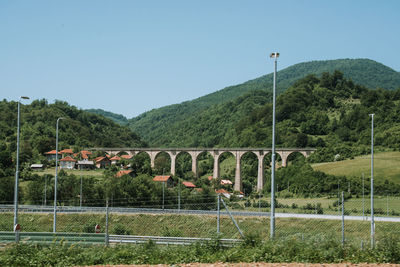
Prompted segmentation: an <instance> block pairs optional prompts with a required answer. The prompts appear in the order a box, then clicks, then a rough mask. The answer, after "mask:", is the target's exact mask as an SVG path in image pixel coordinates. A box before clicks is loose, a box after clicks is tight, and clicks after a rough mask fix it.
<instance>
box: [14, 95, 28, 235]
mask: <svg viewBox="0 0 400 267" xmlns="http://www.w3.org/2000/svg"><path fill="white" fill-rule="evenodd" d="M21 99H29V97H27V96H21V97H20V98H19V100H18V117H17V159H16V167H15V188H14V227H13V229H16V228H15V227H16V225H17V224H18V178H19V124H20V117H21V114H20V106H21Z"/></svg>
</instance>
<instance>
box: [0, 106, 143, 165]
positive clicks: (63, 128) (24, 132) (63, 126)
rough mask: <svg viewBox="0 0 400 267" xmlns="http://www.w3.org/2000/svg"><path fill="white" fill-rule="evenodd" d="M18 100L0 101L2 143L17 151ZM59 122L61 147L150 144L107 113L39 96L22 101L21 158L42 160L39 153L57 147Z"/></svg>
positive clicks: (11, 150)
mask: <svg viewBox="0 0 400 267" xmlns="http://www.w3.org/2000/svg"><path fill="white" fill-rule="evenodd" d="M17 106H18V103H17V102H7V101H6V100H3V101H1V102H0V140H1V141H0V147H2V148H4V150H6V151H9V152H10V153H13V154H14V152H15V151H16V132H17ZM59 117H64V119H63V120H60V122H59V149H63V148H76V149H80V148H85V147H113V146H114V147H121V146H127V147H129V146H130V147H142V146H146V143H144V142H143V141H142V140H141V139H140V138H139V137H138V135H136V134H135V133H133V132H132V131H131V130H130V129H129V128H127V127H123V126H120V125H118V124H116V123H114V122H113V121H111V120H110V119H107V118H104V117H103V116H100V115H96V114H92V113H89V112H86V111H83V110H79V109H77V108H76V107H74V106H70V105H68V103H66V102H62V101H56V102H55V103H54V104H48V103H47V101H46V100H35V101H33V102H32V103H31V104H30V105H21V136H20V140H21V154H20V160H21V162H33V161H38V160H39V158H38V155H42V154H43V153H44V152H47V151H50V150H52V149H55V140H56V121H57V118H59Z"/></svg>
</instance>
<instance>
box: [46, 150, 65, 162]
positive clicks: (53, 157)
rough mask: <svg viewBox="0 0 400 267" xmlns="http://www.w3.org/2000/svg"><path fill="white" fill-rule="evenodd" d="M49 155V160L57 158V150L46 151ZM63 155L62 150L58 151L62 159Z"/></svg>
mask: <svg viewBox="0 0 400 267" xmlns="http://www.w3.org/2000/svg"><path fill="white" fill-rule="evenodd" d="M44 154H45V155H46V157H47V160H56V150H51V151H49V152H45V153H44ZM61 157H62V154H61V152H60V151H58V158H59V159H60V158H61Z"/></svg>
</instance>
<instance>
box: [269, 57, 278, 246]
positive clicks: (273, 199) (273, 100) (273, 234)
mask: <svg viewBox="0 0 400 267" xmlns="http://www.w3.org/2000/svg"><path fill="white" fill-rule="evenodd" d="M278 57H279V53H277V52H274V53H271V55H270V58H274V59H275V60H274V83H273V94H272V163H271V164H272V166H271V222H270V226H271V232H270V234H271V238H274V236H275V99H276V92H275V91H276V66H277V61H278Z"/></svg>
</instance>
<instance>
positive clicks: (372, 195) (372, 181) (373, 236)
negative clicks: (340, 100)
mask: <svg viewBox="0 0 400 267" xmlns="http://www.w3.org/2000/svg"><path fill="white" fill-rule="evenodd" d="M374 115H375V114H369V116H371V247H372V248H374V245H375V221H374Z"/></svg>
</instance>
